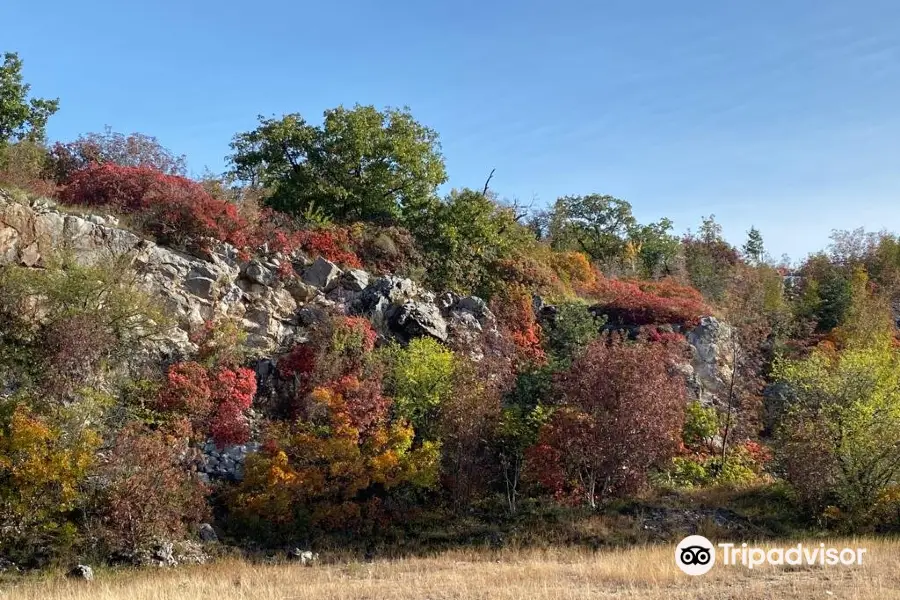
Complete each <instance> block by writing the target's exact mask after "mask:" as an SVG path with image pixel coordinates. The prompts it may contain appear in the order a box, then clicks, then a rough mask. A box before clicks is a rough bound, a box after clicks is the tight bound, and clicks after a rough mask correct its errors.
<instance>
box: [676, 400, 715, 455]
mask: <svg viewBox="0 0 900 600" xmlns="http://www.w3.org/2000/svg"><path fill="white" fill-rule="evenodd" d="M718 434H719V415H718V413H717V412H716V409H715V407H712V406H703V405H702V404H700V403H699V402H697V401H692V402H689V403H688V405H687V408H686V409H685V418H684V429H683V430H682V433H681V439H682V441H683V442H684V445H685V446H687V447H688V448H691V449H694V450H703V449H705V448H707V447H708V446H709V444H710V442H711V441H712V438H714V437H715V436H716V435H718Z"/></svg>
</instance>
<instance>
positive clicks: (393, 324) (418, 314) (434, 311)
mask: <svg viewBox="0 0 900 600" xmlns="http://www.w3.org/2000/svg"><path fill="white" fill-rule="evenodd" d="M388 319H389V320H388V326H389V327H390V328H391V330H392V331H393V332H394V333H395V334H397V335H398V337H400V339H401V340H402V341H404V342H408V341H409V340H411V339H412V338H416V337H422V336H426V335H427V336H431V337H433V338H435V339H437V340H440V341H442V342H446V341H447V321H445V320H444V317H443V316H441V311H440V309H439V308H438V307H437V306H436V305H434V304H426V303H424V302H412V301H410V302H406V303H405V304H403V305H402V306H400V307H398V308H396V310H394V311H392V314H390V315H389V317H388Z"/></svg>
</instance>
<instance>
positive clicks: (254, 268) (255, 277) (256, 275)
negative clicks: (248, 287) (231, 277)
mask: <svg viewBox="0 0 900 600" xmlns="http://www.w3.org/2000/svg"><path fill="white" fill-rule="evenodd" d="M242 275H243V277H244V279H247V280H248V281H252V282H253V283H257V284H259V285H262V286H270V285H272V284H274V283H275V280H276V277H275V272H274V271H273V270H272V269H270V268H268V267H266V266H264V265H262V264H261V263H260V262H259V261H257V260H251V261H250V262H249V263H247V266H246V267H245V268H244V271H243V273H242Z"/></svg>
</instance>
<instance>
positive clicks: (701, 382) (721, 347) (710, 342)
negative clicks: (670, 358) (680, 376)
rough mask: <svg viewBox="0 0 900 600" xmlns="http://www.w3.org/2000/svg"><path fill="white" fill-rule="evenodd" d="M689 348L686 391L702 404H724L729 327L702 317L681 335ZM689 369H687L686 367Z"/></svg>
mask: <svg viewBox="0 0 900 600" xmlns="http://www.w3.org/2000/svg"><path fill="white" fill-rule="evenodd" d="M685 339H687V342H688V345H689V346H690V348H691V354H692V356H691V362H690V364H689V365H685V370H684V372H685V375H686V376H687V382H688V389H689V390H690V391H691V393H692V395H693V396H694V398H695V399H696V400H699V401H700V402H701V403H702V404H706V405H710V404H721V405H724V404H727V400H726V399H725V396H726V395H727V393H728V382H729V381H730V380H731V377H732V373H731V367H732V361H733V357H734V351H733V350H734V349H733V348H732V347H731V345H732V344H733V343H734V340H733V339H732V328H731V326H730V325H728V324H727V323H724V322H722V321H720V320H719V319H717V318H716V317H703V318H702V319H700V323H699V324H698V325H697V326H696V327H694V328H693V329H690V330H688V331H686V332H685ZM687 367H689V368H687Z"/></svg>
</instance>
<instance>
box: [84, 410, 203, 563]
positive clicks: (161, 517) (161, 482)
mask: <svg viewBox="0 0 900 600" xmlns="http://www.w3.org/2000/svg"><path fill="white" fill-rule="evenodd" d="M185 450H186V448H185V446H184V443H183V441H181V440H178V439H176V438H175V437H173V436H170V435H167V434H165V433H163V432H161V431H147V430H145V429H143V428H142V427H140V426H138V425H131V426H128V427H126V428H125V429H123V430H122V431H121V432H120V433H119V434H118V436H117V437H116V440H115V443H114V444H113V447H112V449H111V451H110V452H109V454H108V456H107V458H106V462H105V463H104V464H103V466H102V468H101V475H102V478H103V479H104V480H105V481H107V482H108V484H107V485H106V486H105V487H104V489H103V491H102V494H101V499H100V515H101V517H102V520H101V527H100V537H101V539H102V540H103V541H104V542H105V543H106V544H107V546H109V547H110V549H113V550H117V551H121V552H127V553H131V552H135V551H138V550H140V549H143V548H145V547H147V546H148V545H149V544H152V543H155V542H158V541H159V540H164V539H170V540H172V539H178V538H179V537H182V536H184V535H186V534H187V532H188V529H189V527H190V526H191V525H194V524H196V523H199V522H200V521H201V520H202V519H204V518H206V517H207V516H208V515H207V511H208V509H207V506H206V501H205V495H206V491H207V490H206V488H205V487H204V486H203V485H202V484H201V483H200V482H199V481H197V480H195V479H193V478H192V477H191V473H190V471H189V470H188V469H186V468H185V465H184V464H183V456H184V455H185Z"/></svg>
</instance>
